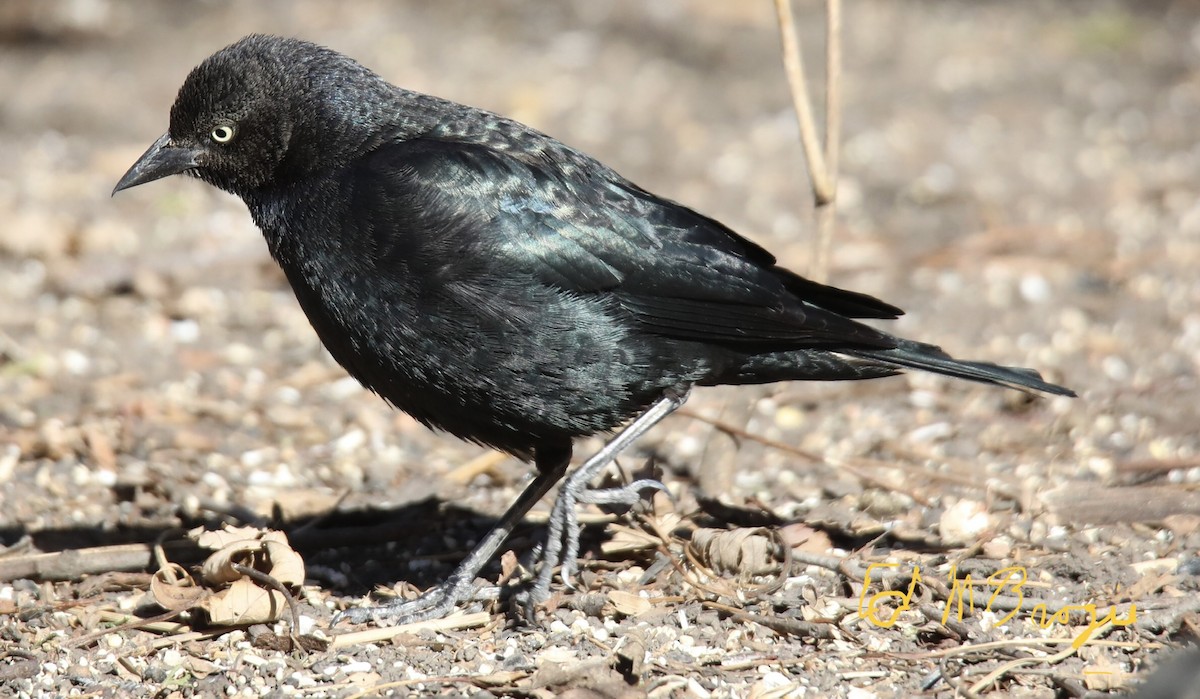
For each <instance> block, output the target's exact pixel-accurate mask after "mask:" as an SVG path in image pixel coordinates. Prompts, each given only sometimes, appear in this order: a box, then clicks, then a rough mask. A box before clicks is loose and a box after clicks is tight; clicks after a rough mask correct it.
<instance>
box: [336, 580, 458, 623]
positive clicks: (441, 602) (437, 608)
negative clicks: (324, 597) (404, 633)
mask: <svg viewBox="0 0 1200 699" xmlns="http://www.w3.org/2000/svg"><path fill="white" fill-rule="evenodd" d="M472 597H473V595H472V589H471V581H470V580H467V581H465V582H464V581H462V580H459V579H456V578H454V577H451V578H450V579H448V580H446V581H445V582H443V583H442V584H440V585H438V586H437V587H431V588H429V589H428V590H426V591H425V592H424V593H422V594H421V596H420V597H417V598H415V599H410V600H397V601H395V602H390V603H388V604H381V605H378V606H374V607H352V608H350V609H344V610H342V611H340V612H338V613H337V614H335V615H334V617H333V625H334V626H336V625H337V624H339V623H341V622H343V621H344V622H347V623H350V624H365V623H367V622H368V621H374V622H376V623H379V624H380V625H381V626H401V625H403V624H412V623H414V622H418V621H426V620H428V619H437V618H441V617H444V616H446V615H447V614H449V613H450V612H451V611H452V610H453V609H454V607H455V606H456V605H457V604H458V603H459V602H462V601H464V600H469V599H471V598H472Z"/></svg>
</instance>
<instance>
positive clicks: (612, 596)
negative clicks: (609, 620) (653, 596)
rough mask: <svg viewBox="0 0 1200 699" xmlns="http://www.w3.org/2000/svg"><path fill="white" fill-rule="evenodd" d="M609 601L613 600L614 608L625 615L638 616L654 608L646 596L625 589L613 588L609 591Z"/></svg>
mask: <svg viewBox="0 0 1200 699" xmlns="http://www.w3.org/2000/svg"><path fill="white" fill-rule="evenodd" d="M608 601H609V602H612V605H613V608H615V609H616V610H617V611H618V612H620V613H621V614H624V615H625V616H637V615H638V614H642V613H644V612H648V611H650V610H651V609H653V608H654V605H653V604H651V603H650V600H648V599H646V598H645V597H642V596H641V595H638V594H636V593H633V592H625V591H623V590H613V591H612V592H610V593H608Z"/></svg>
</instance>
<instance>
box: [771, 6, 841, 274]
mask: <svg viewBox="0 0 1200 699" xmlns="http://www.w3.org/2000/svg"><path fill="white" fill-rule="evenodd" d="M825 9H826V22H825V28H826V44H825V149H824V151H822V150H821V148H820V146H819V145H818V138H817V128H816V124H815V123H814V121H813V109H812V103H811V100H810V98H809V92H808V83H807V80H806V79H805V77H804V60H803V56H802V54H801V52H800V39H799V37H797V36H796V21H795V18H794V17H793V16H792V5H791V0H775V13H776V15H777V16H778V19H779V36H780V40H781V41H782V43H783V65H784V70H785V71H786V73H787V78H788V86H789V87H790V88H791V92H792V106H793V107H794V108H795V111H796V121H797V122H798V123H799V125H800V142H801V144H802V145H803V146H804V157H805V160H806V162H807V163H808V173H809V178H810V179H811V181H812V188H813V199H814V201H815V202H816V208H817V237H816V239H815V240H814V248H813V259H812V265H811V269H810V272H809V273H810V276H812V278H813V279H814V280H815V281H818V282H823V281H825V280H826V279H827V278H828V276H829V249H830V245H831V243H832V240H833V224H834V221H835V218H836V214H837V208H836V204H835V202H836V199H837V176H838V160H839V154H840V150H839V142H840V140H841V121H842V91H841V81H842V37H841V35H842V3H841V0H826V2H825Z"/></svg>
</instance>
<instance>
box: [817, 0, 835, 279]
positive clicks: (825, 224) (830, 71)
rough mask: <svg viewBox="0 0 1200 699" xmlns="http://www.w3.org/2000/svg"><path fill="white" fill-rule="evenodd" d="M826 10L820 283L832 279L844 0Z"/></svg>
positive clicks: (832, 2)
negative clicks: (825, 188)
mask: <svg viewBox="0 0 1200 699" xmlns="http://www.w3.org/2000/svg"><path fill="white" fill-rule="evenodd" d="M825 10H826V20H825V22H826V24H825V29H826V39H825V168H826V171H825V176H826V178H827V179H826V181H827V184H828V187H829V189H828V191H827V192H826V193H825V194H826V198H824V199H822V197H821V195H820V194H817V196H816V202H817V238H816V240H815V241H814V242H813V248H814V249H813V264H812V270H811V273H812V277H813V279H814V280H815V281H818V282H824V281H826V280H828V278H829V256H830V249H831V248H832V246H833V231H834V226H835V224H836V223H837V181H838V161H839V160H840V158H841V146H840V144H841V140H842V0H826V2H825Z"/></svg>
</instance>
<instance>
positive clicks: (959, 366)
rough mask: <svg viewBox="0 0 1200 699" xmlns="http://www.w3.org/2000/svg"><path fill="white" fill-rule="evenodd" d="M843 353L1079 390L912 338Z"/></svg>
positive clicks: (974, 377)
mask: <svg viewBox="0 0 1200 699" xmlns="http://www.w3.org/2000/svg"><path fill="white" fill-rule="evenodd" d="M842 353H844V354H849V355H852V356H855V357H859V358H861V359H867V360H870V361H872V362H878V363H880V364H884V365H888V366H893V367H902V368H906V369H921V370H922V371H931V372H933V373H935V374H944V375H946V376H953V377H955V378H959V379H967V380H969V381H979V382H981V383H990V384H995V385H998V386H1007V387H1009V388H1015V389H1018V390H1022V391H1042V392H1043V393H1053V394H1054V395H1057V396H1074V395H1075V392H1074V391H1072V390H1071V389H1069V388H1064V387H1062V386H1058V385H1056V384H1052V383H1050V382H1048V381H1045V380H1043V379H1042V375H1041V374H1039V373H1037V372H1036V371H1034V370H1033V369H1024V368H1021V367H1008V366H1000V365H999V364H991V363H988V362H967V361H962V360H958V359H955V358H954V357H951V356H950V355H948V354H946V353H945V352H944V351H942V348H941V347H935V346H933V345H926V344H924V343H920V342H913V341H911V340H900V344H899V345H897V346H896V347H894V348H891V349H863V350H850V351H847V350H842Z"/></svg>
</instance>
